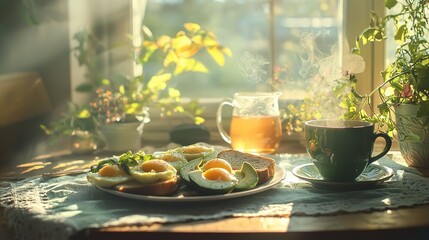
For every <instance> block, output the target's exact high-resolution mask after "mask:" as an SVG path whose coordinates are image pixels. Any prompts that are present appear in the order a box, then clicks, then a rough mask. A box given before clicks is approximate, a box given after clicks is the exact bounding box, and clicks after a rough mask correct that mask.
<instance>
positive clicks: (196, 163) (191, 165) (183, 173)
mask: <svg viewBox="0 0 429 240" xmlns="http://www.w3.org/2000/svg"><path fill="white" fill-rule="evenodd" d="M202 164H203V160H202V159H201V158H197V159H194V160H192V161H189V162H188V163H187V164H186V165H185V166H183V167H182V168H181V169H180V171H179V175H180V177H181V178H182V179H183V180H185V182H187V183H189V182H190V180H189V172H192V171H195V170H199V169H200V166H201V165H202Z"/></svg>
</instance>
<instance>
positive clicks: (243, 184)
mask: <svg viewBox="0 0 429 240" xmlns="http://www.w3.org/2000/svg"><path fill="white" fill-rule="evenodd" d="M235 177H236V178H237V179H238V183H237V184H236V185H235V188H234V191H244V190H249V189H252V188H254V187H256V184H258V181H259V176H258V173H257V172H256V169H255V168H254V167H253V166H252V165H251V164H249V163H248V162H243V164H242V165H241V169H240V170H239V171H236V172H235Z"/></svg>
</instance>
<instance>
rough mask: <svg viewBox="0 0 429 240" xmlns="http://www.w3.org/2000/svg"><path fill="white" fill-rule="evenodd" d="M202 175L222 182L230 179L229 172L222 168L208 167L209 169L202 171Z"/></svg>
mask: <svg viewBox="0 0 429 240" xmlns="http://www.w3.org/2000/svg"><path fill="white" fill-rule="evenodd" d="M203 177H204V178H206V179H208V180H214V181H223V182H227V181H231V180H232V176H231V174H229V172H228V171H227V170H225V169H223V168H210V169H209V170H206V171H205V172H203Z"/></svg>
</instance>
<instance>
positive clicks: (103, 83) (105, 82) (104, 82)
mask: <svg viewBox="0 0 429 240" xmlns="http://www.w3.org/2000/svg"><path fill="white" fill-rule="evenodd" d="M101 85H102V86H109V85H110V80H109V79H106V78H103V79H102V80H101Z"/></svg>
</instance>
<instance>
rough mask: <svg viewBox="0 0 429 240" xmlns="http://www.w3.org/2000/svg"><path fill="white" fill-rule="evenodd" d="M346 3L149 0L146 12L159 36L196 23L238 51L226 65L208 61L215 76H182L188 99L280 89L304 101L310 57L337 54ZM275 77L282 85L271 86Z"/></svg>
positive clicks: (327, 0)
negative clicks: (334, 47)
mask: <svg viewBox="0 0 429 240" xmlns="http://www.w3.org/2000/svg"><path fill="white" fill-rule="evenodd" d="M342 4H343V1H342V0H301V1H297V0H246V1H242V0H206V1H201V0H148V1H147V2H146V6H145V8H144V9H142V10H143V11H144V14H142V15H143V16H144V17H143V24H144V25H145V26H147V27H148V28H149V29H151V31H152V32H153V34H154V35H155V36H160V35H162V34H169V35H171V34H174V33H175V32H177V31H178V30H179V29H181V28H182V26H183V24H184V23H186V22H195V23H198V24H200V25H201V26H203V27H205V28H209V29H210V30H212V31H214V32H215V33H216V34H217V37H218V39H219V40H220V41H221V42H222V44H223V45H225V46H227V47H229V48H231V49H232V52H233V57H232V58H230V59H227V63H226V64H225V66H224V67H218V66H216V65H215V64H214V63H213V61H212V62H210V61H209V60H210V59H205V60H208V61H205V63H207V65H208V67H209V70H210V74H192V75H190V74H189V75H183V76H180V78H178V79H176V81H175V84H177V87H178V88H179V89H180V90H181V92H182V94H183V96H184V97H191V98H222V97H230V96H232V95H233V93H234V92H237V91H255V90H267V89H270V88H278V90H280V91H282V92H283V98H287V99H295V98H301V99H302V98H303V97H304V94H305V89H306V86H307V83H308V80H309V77H310V76H309V73H308V71H307V70H308V69H306V67H308V64H309V63H310V62H308V61H310V60H311V59H312V60H315V58H316V57H322V56H328V55H330V54H332V53H331V48H332V47H333V46H334V45H335V44H336V43H338V41H341V40H342V38H341V37H340V36H342V22H343V8H342V7H343V6H342ZM313 40H314V42H311V43H310V42H309V41H313ZM304 44H307V46H304ZM315 44H316V45H315ZM309 48H313V50H314V51H310V49H309ZM316 53H317V55H318V56H311V55H312V54H313V55H315V54H316ZM306 61H307V62H306ZM303 63H304V64H303ZM310 64H314V62H313V63H310ZM274 75H275V76H278V78H279V80H280V81H281V84H278V85H276V86H273V84H270V83H271V80H272V79H273V76H274ZM274 84H275V83H274Z"/></svg>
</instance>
